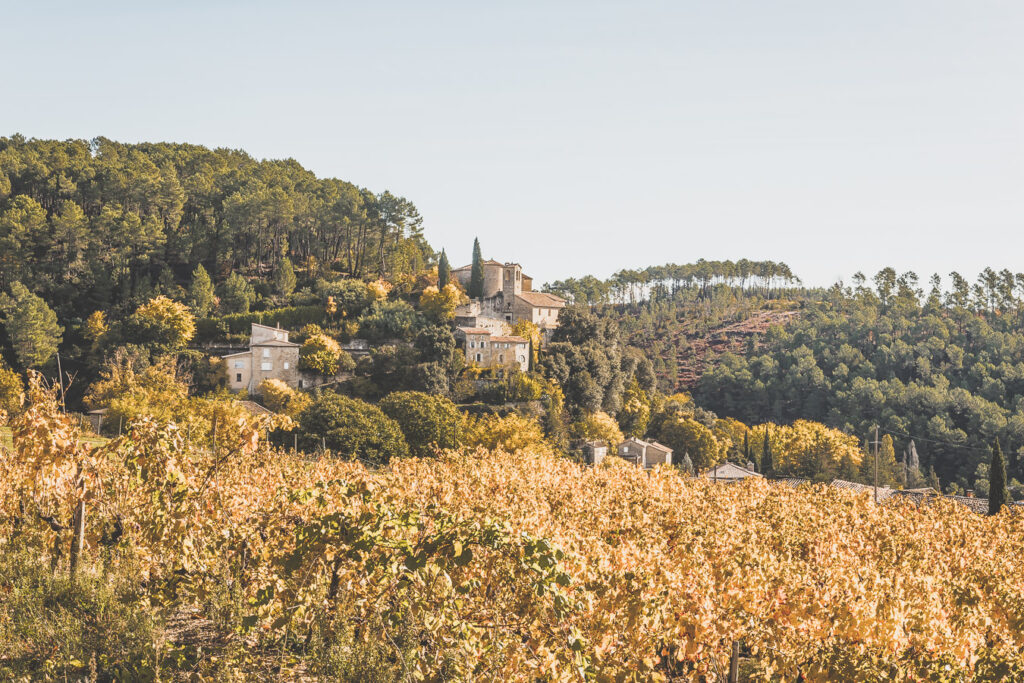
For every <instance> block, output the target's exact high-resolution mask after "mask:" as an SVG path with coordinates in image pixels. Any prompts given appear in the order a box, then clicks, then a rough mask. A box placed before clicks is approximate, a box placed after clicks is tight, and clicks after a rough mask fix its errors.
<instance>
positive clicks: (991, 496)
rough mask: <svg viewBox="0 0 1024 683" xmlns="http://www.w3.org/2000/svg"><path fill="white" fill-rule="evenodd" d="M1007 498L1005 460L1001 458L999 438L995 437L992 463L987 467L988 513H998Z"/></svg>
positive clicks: (1001, 450) (1008, 493)
mask: <svg viewBox="0 0 1024 683" xmlns="http://www.w3.org/2000/svg"><path fill="white" fill-rule="evenodd" d="M1009 500H1010V492H1009V491H1008V490H1007V489H1006V461H1005V460H1003V449H1002V448H1000V447H999V439H996V442H995V444H993V446H992V464H991V465H990V466H989V468H988V514H990V515H994V514H996V513H998V512H999V511H1000V510H1002V509H1003V506H1004V505H1006V503H1007V502H1009Z"/></svg>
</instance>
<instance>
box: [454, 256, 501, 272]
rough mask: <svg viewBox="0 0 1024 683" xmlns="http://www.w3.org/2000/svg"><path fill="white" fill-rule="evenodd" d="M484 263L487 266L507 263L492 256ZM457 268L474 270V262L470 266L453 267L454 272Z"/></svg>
mask: <svg viewBox="0 0 1024 683" xmlns="http://www.w3.org/2000/svg"><path fill="white" fill-rule="evenodd" d="M483 264H484V265H485V266H503V265H505V264H504V263H502V262H501V261H495V260H494V259H492V258H489V259H487V260H485V261H483ZM457 270H473V264H472V263H470V264H469V265H468V266H460V267H458V268H453V269H452V272H453V273H454V272H455V271H457Z"/></svg>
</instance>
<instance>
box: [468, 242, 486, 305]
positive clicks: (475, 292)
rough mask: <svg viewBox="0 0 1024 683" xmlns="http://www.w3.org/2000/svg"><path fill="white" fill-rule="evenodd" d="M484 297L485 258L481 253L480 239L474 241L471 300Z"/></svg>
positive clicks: (470, 278) (470, 283)
mask: <svg viewBox="0 0 1024 683" xmlns="http://www.w3.org/2000/svg"><path fill="white" fill-rule="evenodd" d="M483 296H484V257H483V255H482V254H481V253H480V239H479V238H474V239H473V270H472V271H471V272H470V276H469V298H470V299H482V298H483Z"/></svg>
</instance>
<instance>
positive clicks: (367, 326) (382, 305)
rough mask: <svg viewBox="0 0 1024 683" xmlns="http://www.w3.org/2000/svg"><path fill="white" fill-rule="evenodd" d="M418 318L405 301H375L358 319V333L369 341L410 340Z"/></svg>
mask: <svg viewBox="0 0 1024 683" xmlns="http://www.w3.org/2000/svg"><path fill="white" fill-rule="evenodd" d="M418 323H419V316H418V315H417V313H416V311H415V310H413V307H412V306H410V305H409V304H408V303H406V302H405V301H375V302H374V304H373V305H372V306H371V307H370V309H369V310H368V311H367V312H366V313H364V314H363V315H362V317H360V318H359V333H360V334H361V335H362V336H364V337H366V338H368V339H371V340H375V341H381V340H384V339H412V335H413V333H414V332H415V331H416V328H417V327H418Z"/></svg>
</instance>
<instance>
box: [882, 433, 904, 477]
mask: <svg viewBox="0 0 1024 683" xmlns="http://www.w3.org/2000/svg"><path fill="white" fill-rule="evenodd" d="M901 480H902V477H901V476H900V465H899V463H897V462H896V448H895V447H894V446H893V443H892V437H891V436H890V435H888V434H886V435H885V436H883V437H882V444H881V446H880V447H879V449H878V485H879V486H891V485H893V484H896V483H897V482H899V481H901Z"/></svg>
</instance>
